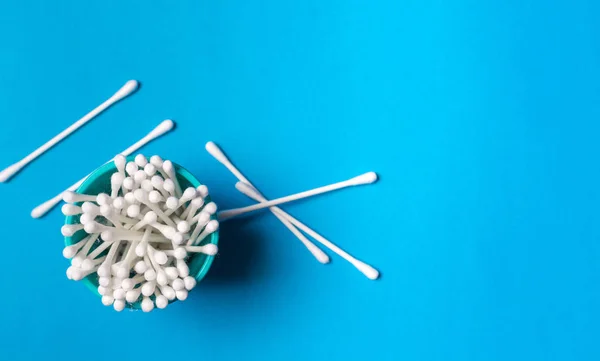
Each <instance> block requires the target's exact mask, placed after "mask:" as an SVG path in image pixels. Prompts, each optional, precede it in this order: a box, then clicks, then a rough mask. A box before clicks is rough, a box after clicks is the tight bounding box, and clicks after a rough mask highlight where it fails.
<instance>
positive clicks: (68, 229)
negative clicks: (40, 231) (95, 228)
mask: <svg viewBox="0 0 600 361" xmlns="http://www.w3.org/2000/svg"><path fill="white" fill-rule="evenodd" d="M81 229H83V226H82V225H81V224H65V225H64V226H62V227H61V228H60V233H62V235H63V236H65V237H71V236H73V235H74V234H75V232H77V231H79V230H81Z"/></svg>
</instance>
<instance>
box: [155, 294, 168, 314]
mask: <svg viewBox="0 0 600 361" xmlns="http://www.w3.org/2000/svg"><path fill="white" fill-rule="evenodd" d="M168 305H169V300H168V299H167V298H166V297H165V296H163V295H160V296H157V297H156V308H159V309H161V310H163V309H165V308H166V307H167V306H168Z"/></svg>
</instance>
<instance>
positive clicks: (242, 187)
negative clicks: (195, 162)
mask: <svg viewBox="0 0 600 361" xmlns="http://www.w3.org/2000/svg"><path fill="white" fill-rule="evenodd" d="M206 150H207V151H208V153H210V154H211V155H212V156H213V157H214V158H215V159H216V160H217V161H219V162H220V163H222V164H223V165H224V166H225V167H226V168H227V169H229V171H230V172H231V173H232V174H233V175H235V176H236V177H237V178H238V179H239V180H240V182H238V183H237V184H236V188H237V189H238V190H239V191H240V192H242V193H243V194H245V195H247V196H248V197H250V198H253V199H254V200H256V201H258V202H261V203H259V204H257V205H255V206H251V207H253V208H252V209H251V210H256V209H260V208H267V207H268V208H269V209H270V210H271V212H273V213H274V214H275V215H276V216H277V218H279V219H280V220H282V221H283V220H285V221H287V223H284V224H286V226H288V225H289V227H288V228H290V230H291V229H293V226H296V227H298V228H299V229H301V230H302V231H304V232H305V233H307V234H308V235H310V236H311V237H313V238H314V239H315V240H317V241H318V242H320V243H321V244H322V245H324V246H325V247H327V248H329V249H330V250H331V251H333V252H335V253H336V254H338V255H339V256H340V257H342V258H344V259H345V260H347V261H348V262H350V263H351V264H352V265H353V266H354V267H356V268H357V269H358V270H359V271H360V272H362V273H363V274H364V275H365V276H367V277H368V278H369V279H372V280H375V279H377V278H379V271H377V270H376V269H375V268H373V267H372V266H370V265H368V264H366V263H364V262H362V261H360V260H358V259H356V258H355V257H353V256H352V255H350V254H349V253H347V252H346V251H344V250H342V249H341V248H339V247H338V246H336V245H335V244H333V243H332V242H330V241H329V240H327V239H326V238H325V237H323V236H321V235H320V234H318V233H317V232H315V231H313V230H312V229H310V228H309V227H308V226H306V225H305V224H303V223H302V222H300V221H298V220H297V219H296V218H294V217H292V216H291V215H289V214H288V213H286V212H284V211H283V210H281V209H280V208H278V207H274V206H273V204H281V203H283V202H286V201H291V200H295V199H298V198H297V197H298V196H299V195H304V197H306V196H307V195H308V194H311V195H314V194H320V193H323V192H326V191H331V190H336V189H340V188H343V187H348V186H354V185H359V184H368V183H373V182H375V181H376V180H377V175H376V174H375V173H373V172H369V173H365V174H363V175H361V176H358V177H355V178H352V179H350V180H348V181H344V182H339V183H335V184H332V185H330V186H325V187H320V188H317V189H315V190H313V191H307V192H302V193H300V194H299V195H292V196H288V197H283V198H280V199H278V200H273V201H267V200H266V199H265V198H264V197H263V196H262V195H261V194H260V192H259V191H258V190H257V189H256V187H254V186H253V185H252V183H250V181H249V180H248V179H246V177H244V175H243V174H242V173H241V172H240V171H239V170H238V169H237V168H236V167H235V166H234V165H233V164H232V163H231V161H229V159H228V158H227V157H226V156H225V154H224V153H223V152H222V151H221V149H219V147H218V146H217V145H216V144H215V143H213V142H208V143H207V144H206ZM257 206H260V207H257ZM248 208H250V207H244V208H240V209H246V210H247V209H248ZM240 209H238V210H233V211H235V212H236V213H235V215H238V214H241V213H240ZM225 212H229V211H225ZM222 213H223V212H221V214H222ZM226 214H227V213H226ZM230 214H233V213H230ZM295 231H296V232H298V230H296V229H295ZM296 232H294V234H296ZM298 233H299V232H298ZM299 238H300V237H299ZM302 238H304V240H305V241H306V242H304V241H303V242H302V243H304V245H305V246H306V247H307V248H308V249H309V251H311V253H313V255H315V253H314V252H313V250H314V249H317V250H318V251H320V252H321V253H322V251H321V250H320V249H319V248H317V247H316V246H315V245H314V244H313V243H311V242H310V241H309V240H307V239H306V238H305V237H303V236H302ZM302 238H301V239H300V240H301V241H302ZM311 246H312V247H311ZM325 256H326V255H325ZM315 257H317V255H315ZM326 257H327V256H326ZM317 259H319V258H318V257H317ZM327 259H328V258H327ZM323 263H326V262H323Z"/></svg>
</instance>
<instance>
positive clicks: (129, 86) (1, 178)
mask: <svg viewBox="0 0 600 361" xmlns="http://www.w3.org/2000/svg"><path fill="white" fill-rule="evenodd" d="M137 87H138V82H137V81H136V80H130V81H128V82H127V83H125V85H124V86H123V87H122V88H121V89H119V90H118V91H117V92H116V93H115V94H114V95H113V96H111V97H110V98H109V99H108V100H106V101H105V102H104V103H102V104H100V105H99V106H98V107H96V109H94V110H92V111H91V112H89V113H88V114H86V115H85V116H84V117H83V118H81V119H79V120H78V121H76V122H75V123H73V124H72V125H71V126H69V127H68V128H67V129H65V130H63V131H62V132H60V133H59V134H58V135H57V136H55V137H54V138H52V139H50V140H49V141H48V142H47V143H46V144H44V145H42V146H41V147H39V148H38V149H36V150H34V151H33V152H32V153H31V154H29V155H28V156H26V157H25V158H23V159H21V160H20V161H18V162H17V163H15V164H13V165H11V166H9V167H8V168H6V169H4V170H3V171H2V172H0V183H3V182H6V181H7V180H8V179H10V178H11V177H12V176H13V175H15V174H16V173H17V172H19V171H20V170H21V169H22V168H23V167H25V166H26V165H27V164H29V163H30V162H31V161H33V160H34V159H36V158H37V157H39V156H40V155H42V154H43V153H45V152H46V151H47V150H48V149H50V148H52V147H53V146H55V145H56V144H58V143H59V142H60V141H62V140H63V139H65V138H66V137H67V136H69V135H70V134H71V133H73V132H75V131H76V130H77V129H79V128H81V127H82V126H83V125H84V124H86V123H87V122H89V121H90V120H92V119H93V118H94V117H95V116H97V115H98V114H100V113H101V112H102V111H104V110H105V109H106V108H108V107H110V106H111V105H113V104H114V103H116V102H118V101H119V100H121V99H123V98H125V97H126V96H128V95H129V94H131V93H133V92H134V91H135V90H136V89H137Z"/></svg>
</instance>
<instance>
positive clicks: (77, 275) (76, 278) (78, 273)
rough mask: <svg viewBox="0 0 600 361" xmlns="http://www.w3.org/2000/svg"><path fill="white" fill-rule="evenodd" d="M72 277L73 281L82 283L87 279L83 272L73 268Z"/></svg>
mask: <svg viewBox="0 0 600 361" xmlns="http://www.w3.org/2000/svg"><path fill="white" fill-rule="evenodd" d="M71 276H72V277H73V281H81V280H82V279H83V277H85V275H84V272H83V270H82V269H79V268H73V271H72V272H71Z"/></svg>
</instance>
